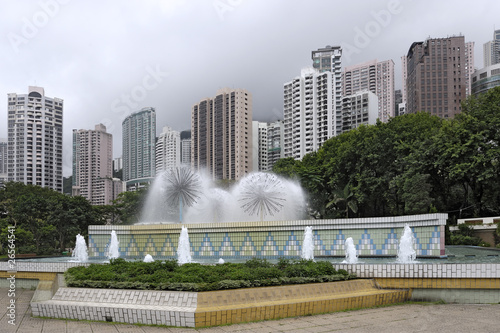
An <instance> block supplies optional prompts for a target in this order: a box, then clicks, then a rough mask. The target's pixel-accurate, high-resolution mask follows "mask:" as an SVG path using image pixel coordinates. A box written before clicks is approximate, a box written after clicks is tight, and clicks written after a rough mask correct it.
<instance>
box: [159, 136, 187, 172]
mask: <svg viewBox="0 0 500 333" xmlns="http://www.w3.org/2000/svg"><path fill="white" fill-rule="evenodd" d="M180 165H181V136H180V133H179V132H178V131H174V130H172V128H170V127H169V126H165V127H163V132H162V133H161V134H160V135H159V136H158V139H157V140H156V173H160V172H162V171H165V170H167V169H170V168H176V167H179V166H180Z"/></svg>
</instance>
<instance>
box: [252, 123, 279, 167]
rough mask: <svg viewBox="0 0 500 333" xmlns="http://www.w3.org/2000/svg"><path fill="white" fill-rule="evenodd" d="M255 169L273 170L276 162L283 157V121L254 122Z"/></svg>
mask: <svg viewBox="0 0 500 333" xmlns="http://www.w3.org/2000/svg"><path fill="white" fill-rule="evenodd" d="M252 131H253V135H252V137H253V144H252V146H253V170H254V171H271V170H272V169H273V166H274V164H275V163H276V162H277V161H278V160H279V159H280V158H283V157H284V156H283V150H282V149H281V148H282V145H283V122H282V121H281V120H278V121H275V122H272V123H267V122H259V121H253V122H252Z"/></svg>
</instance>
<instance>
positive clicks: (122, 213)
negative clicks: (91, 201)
mask: <svg viewBox="0 0 500 333" xmlns="http://www.w3.org/2000/svg"><path fill="white" fill-rule="evenodd" d="M146 196H147V189H146V188H140V189H139V190H137V191H127V192H122V193H120V194H118V198H117V199H116V200H115V201H113V205H114V206H115V207H116V209H117V212H118V215H119V217H120V221H121V223H123V224H134V223H137V222H139V221H140V218H141V212H142V207H143V206H144V202H145V200H146Z"/></svg>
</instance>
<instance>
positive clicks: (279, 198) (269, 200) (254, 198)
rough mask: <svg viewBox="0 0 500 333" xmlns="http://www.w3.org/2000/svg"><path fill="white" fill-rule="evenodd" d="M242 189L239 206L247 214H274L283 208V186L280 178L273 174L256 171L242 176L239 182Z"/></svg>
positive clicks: (261, 218)
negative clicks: (241, 203) (240, 204)
mask: <svg viewBox="0 0 500 333" xmlns="http://www.w3.org/2000/svg"><path fill="white" fill-rule="evenodd" d="M240 184H241V187H242V190H241V192H240V194H241V197H240V198H239V200H238V201H241V202H243V205H242V206H241V208H242V209H243V210H244V211H245V212H246V213H248V214H249V215H259V216H260V220H261V221H263V218H264V216H266V215H274V213H278V212H279V211H280V210H281V209H282V208H283V201H285V195H286V193H285V191H284V190H285V188H284V186H283V184H282V182H281V180H280V179H279V178H278V177H277V176H276V175H274V174H270V173H263V172H256V173H253V174H250V175H248V176H247V177H245V178H243V179H242V180H241V182H240Z"/></svg>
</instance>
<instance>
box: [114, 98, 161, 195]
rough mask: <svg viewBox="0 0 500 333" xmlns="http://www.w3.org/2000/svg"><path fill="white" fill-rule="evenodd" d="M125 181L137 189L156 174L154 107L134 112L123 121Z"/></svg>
mask: <svg viewBox="0 0 500 333" xmlns="http://www.w3.org/2000/svg"><path fill="white" fill-rule="evenodd" d="M122 142H123V145H122V149H123V154H122V159H123V181H125V182H126V187H127V190H136V189H138V188H140V187H143V186H144V185H145V184H149V183H151V182H152V181H153V179H154V177H155V175H156V172H155V170H156V161H155V148H156V147H155V144H156V111H155V109H154V108H152V107H146V108H142V109H141V110H139V111H137V112H134V113H132V114H131V115H129V116H128V117H127V118H125V119H124V120H123V122H122Z"/></svg>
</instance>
